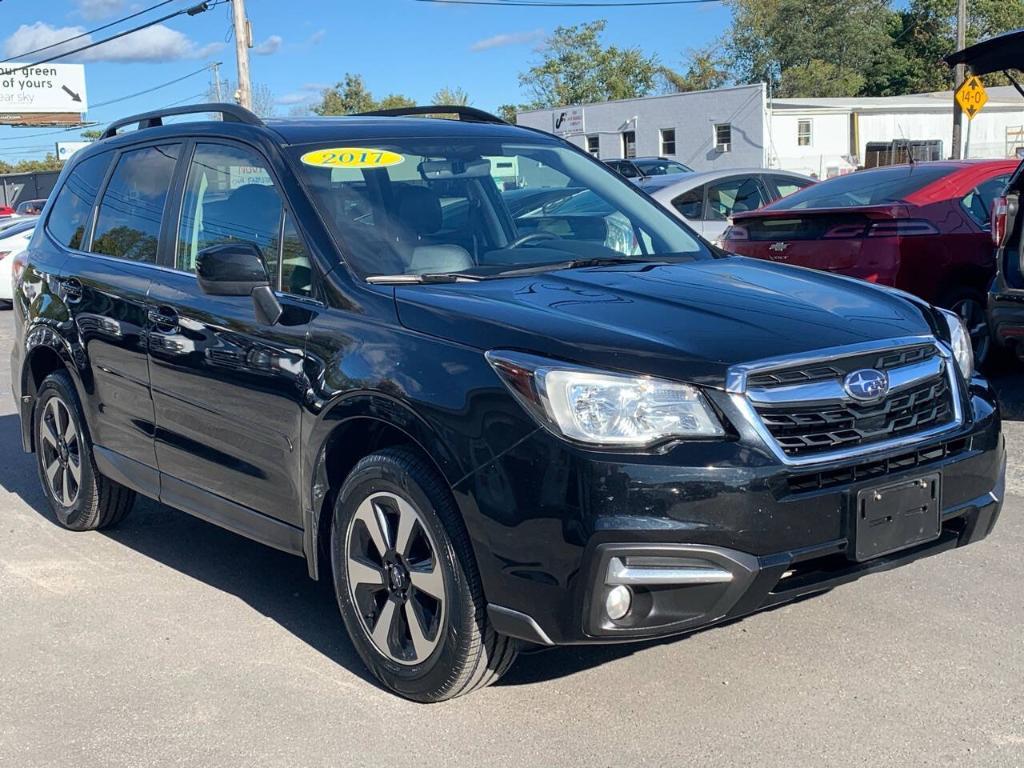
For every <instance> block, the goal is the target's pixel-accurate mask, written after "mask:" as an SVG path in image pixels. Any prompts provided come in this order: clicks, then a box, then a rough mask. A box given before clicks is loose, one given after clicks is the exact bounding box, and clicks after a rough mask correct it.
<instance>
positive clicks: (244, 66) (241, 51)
mask: <svg viewBox="0 0 1024 768" xmlns="http://www.w3.org/2000/svg"><path fill="white" fill-rule="evenodd" d="M231 20H232V22H233V23H234V27H235V58H236V59H237V60H238V91H237V92H236V94H235V100H236V101H237V102H238V103H239V104H240V105H242V106H243V107H245V108H246V109H252V84H251V83H250V82H249V44H250V42H251V37H252V35H251V33H250V31H249V20H248V19H247V18H246V17H245V0H231Z"/></svg>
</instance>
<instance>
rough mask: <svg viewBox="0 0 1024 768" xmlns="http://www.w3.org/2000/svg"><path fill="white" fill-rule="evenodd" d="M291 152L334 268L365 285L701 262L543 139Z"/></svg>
mask: <svg viewBox="0 0 1024 768" xmlns="http://www.w3.org/2000/svg"><path fill="white" fill-rule="evenodd" d="M294 153H295V160H296V161H297V163H296V166H297V168H299V169H300V171H301V173H302V175H303V176H304V179H305V182H306V186H307V187H308V188H309V190H310V191H311V193H312V197H313V199H314V202H315V204H316V205H317V207H318V208H319V209H320V212H321V214H322V215H323V217H324V219H325V220H326V221H327V222H328V224H329V226H330V228H331V230H332V233H333V234H334V236H335V237H336V238H337V240H338V242H339V244H340V246H341V250H342V253H343V254H344V256H345V258H346V260H348V261H349V263H350V264H351V266H352V267H353V268H354V269H355V271H356V272H358V273H359V274H361V275H363V276H366V277H375V276H384V275H429V274H453V273H458V274H460V275H470V276H479V277H490V276H499V275H501V274H503V273H508V272H511V271H517V270H522V269H530V268H543V267H545V265H551V266H552V267H555V266H558V265H559V264H565V263H567V262H583V261H586V262H590V261H598V262H600V261H616V260H636V261H638V262H639V261H645V260H647V261H652V260H653V261H665V260H686V259H690V260H692V259H694V258H706V257H710V256H711V254H710V251H709V250H708V248H707V246H706V245H704V244H703V243H702V242H701V241H700V240H699V239H698V238H697V237H696V236H695V235H693V234H692V233H691V232H690V231H689V230H688V229H687V228H686V227H685V226H683V225H681V224H680V223H679V222H678V220H676V219H675V218H674V217H672V216H670V215H668V214H667V213H666V212H665V211H663V210H662V209H661V208H660V207H659V206H658V205H656V204H654V203H652V202H650V201H649V200H648V199H647V198H645V197H644V196H642V195H641V194H640V193H638V192H636V191H635V190H634V188H633V187H632V186H630V185H628V184H625V183H623V182H622V180H621V178H620V177H619V176H618V175H617V174H615V173H614V172H612V171H610V170H608V169H607V168H605V167H604V166H603V165H601V164H599V163H597V162H594V161H593V160H591V159H589V158H587V157H586V156H584V155H582V154H580V153H579V152H576V151H574V150H572V149H570V148H567V147H564V146H560V145H559V144H557V143H554V142H546V141H543V140H538V141H535V142H530V141H526V142H520V141H515V142H511V141H501V140H481V139H478V138H472V139H462V138H448V137H445V138H408V139H401V140H380V141H375V142H373V143H372V144H369V143H365V144H360V143H357V144H355V145H353V144H352V143H345V146H340V145H339V144H335V145H333V146H323V145H319V146H305V147H300V148H296V149H295V150H294Z"/></svg>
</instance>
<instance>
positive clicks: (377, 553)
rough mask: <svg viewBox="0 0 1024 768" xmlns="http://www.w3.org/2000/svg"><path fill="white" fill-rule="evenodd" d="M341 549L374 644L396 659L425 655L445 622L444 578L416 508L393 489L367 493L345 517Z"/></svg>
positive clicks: (419, 658) (404, 660)
mask: <svg viewBox="0 0 1024 768" xmlns="http://www.w3.org/2000/svg"><path fill="white" fill-rule="evenodd" d="M344 554H345V574H346V577H347V581H348V591H349V596H350V598H351V599H352V604H353V605H354V607H355V611H356V613H357V614H358V615H359V622H360V624H361V625H362V628H363V631H364V632H365V633H366V636H367V637H368V638H369V639H370V642H372V643H373V645H374V647H375V648H376V649H377V650H378V651H380V652H381V653H382V654H384V655H385V656H386V657H387V658H388V659H389V660H391V661H394V662H397V663H398V664H403V665H413V664H419V663H421V662H423V661H425V660H426V659H427V658H429V657H430V655H431V654H432V653H433V652H434V651H435V650H436V649H437V646H438V645H439V643H440V641H441V636H442V631H443V627H444V619H445V608H446V600H445V583H444V572H443V570H442V567H441V563H440V557H439V550H438V547H437V543H436V541H435V540H434V537H433V536H432V535H431V533H430V531H429V530H428V529H427V526H426V524H425V522H424V520H423V518H422V516H421V515H420V513H419V512H418V511H417V510H416V508H415V507H414V506H413V505H412V504H411V503H409V502H408V501H406V500H405V499H403V498H401V497H399V496H397V495H396V494H393V493H388V492H379V493H374V494H371V495H370V496H368V497H367V498H365V499H364V500H363V501H362V502H361V503H360V505H359V507H358V508H357V509H356V512H355V514H354V515H353V516H352V519H351V520H350V521H349V525H348V530H347V532H346V535H345V553H344Z"/></svg>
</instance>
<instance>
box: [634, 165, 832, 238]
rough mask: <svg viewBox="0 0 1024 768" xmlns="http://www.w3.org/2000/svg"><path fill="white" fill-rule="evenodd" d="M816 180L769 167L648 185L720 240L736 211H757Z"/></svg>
mask: <svg viewBox="0 0 1024 768" xmlns="http://www.w3.org/2000/svg"><path fill="white" fill-rule="evenodd" d="M813 183H814V179H812V178H811V177H810V176H803V175H802V174H799V173H792V172H790V171H778V170H770V169H766V168H748V169H729V170H721V171H706V172H704V173H689V174H686V175H685V176H663V177H661V178H660V179H657V180H654V179H652V180H651V182H650V183H649V184H647V185H646V186H645V187H644V189H645V191H646V192H647V193H648V194H649V195H651V197H653V198H654V199H655V200H657V201H658V202H659V203H661V204H662V205H663V206H665V207H666V208H667V209H668V210H669V211H671V212H672V213H673V214H675V215H676V216H678V217H679V218H681V219H682V220H683V221H685V222H686V223H687V224H689V225H690V226H691V227H693V228H694V229H695V230H697V231H698V232H700V233H701V234H702V235H703V236H704V238H705V239H707V240H711V241H712V242H714V241H716V240H718V239H719V238H720V237H721V236H722V233H723V232H725V229H726V227H728V226H729V219H730V217H731V216H732V215H733V213H742V212H744V211H756V210H757V209H758V208H761V207H762V206H764V205H767V204H768V203H771V202H773V201H775V200H778V199H779V198H781V197H785V196H786V195H791V194H793V193H794V192H797V191H799V190H801V189H803V188H804V187H809V186H810V185H811V184H813Z"/></svg>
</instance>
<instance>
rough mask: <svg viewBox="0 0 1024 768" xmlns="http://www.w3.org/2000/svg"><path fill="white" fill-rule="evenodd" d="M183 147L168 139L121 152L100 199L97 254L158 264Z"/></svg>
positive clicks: (94, 245) (95, 236)
mask: <svg viewBox="0 0 1024 768" xmlns="http://www.w3.org/2000/svg"><path fill="white" fill-rule="evenodd" d="M180 149H181V145H179V144H164V145H161V146H158V147H144V148H142V149H134V150H130V151H128V152H124V153H122V154H121V156H120V157H119V158H118V160H117V166H116V167H115V168H114V173H113V174H112V175H111V177H110V181H109V182H108V183H107V188H106V190H104V192H103V199H102V201H101V202H100V209H99V214H98V215H97V217H96V231H95V232H94V233H93V238H92V248H91V250H92V252H93V253H102V254H104V255H106V256H115V257H117V258H119V259H128V260H130V261H141V262H145V263H147V264H155V263H156V260H157V257H156V254H157V244H158V242H159V240H160V221H161V220H162V219H163V215H164V204H165V203H166V202H167V192H168V190H169V189H170V186H171V177H172V176H173V175H174V166H175V164H176V163H177V161H178V154H179V150H180Z"/></svg>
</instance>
